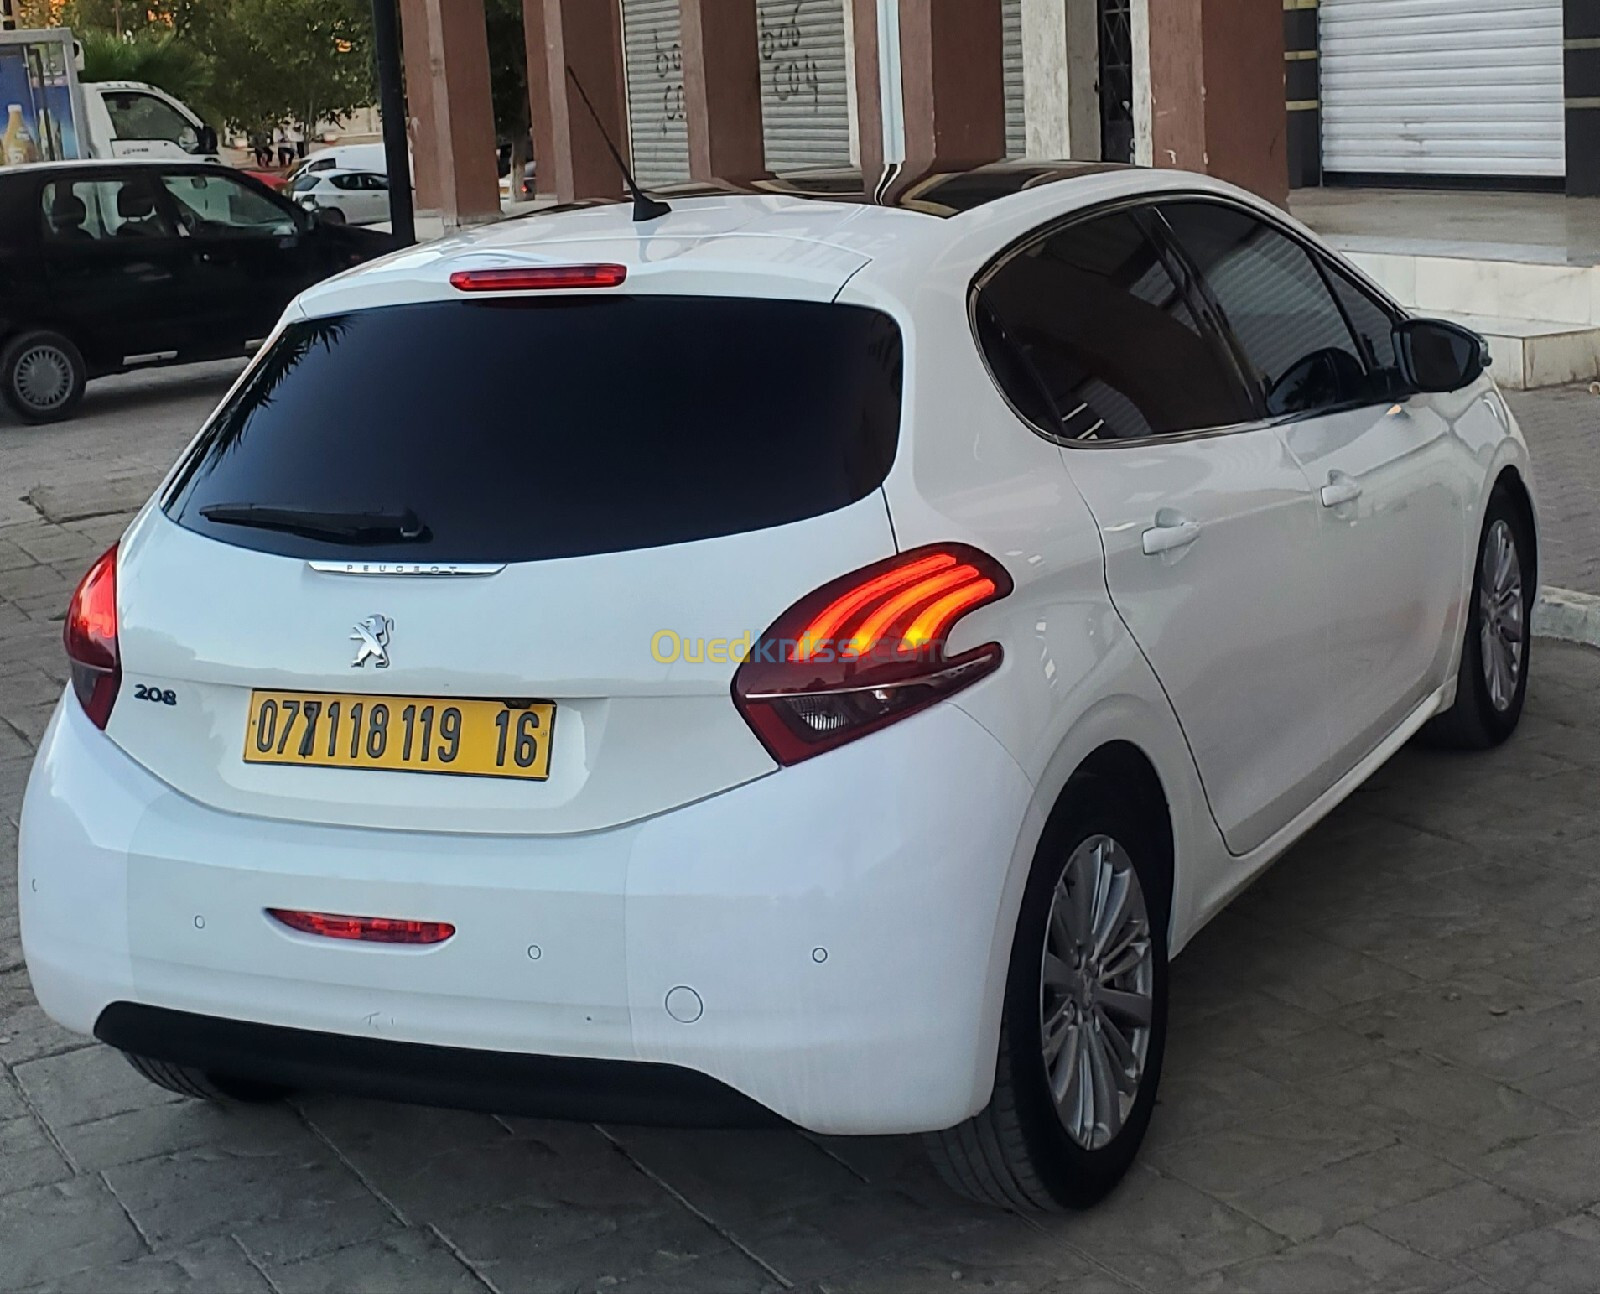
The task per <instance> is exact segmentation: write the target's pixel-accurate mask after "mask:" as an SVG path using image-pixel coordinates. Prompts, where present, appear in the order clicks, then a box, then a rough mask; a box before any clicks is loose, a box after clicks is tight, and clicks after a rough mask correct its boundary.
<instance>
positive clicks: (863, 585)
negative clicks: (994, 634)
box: [733, 544, 1012, 764]
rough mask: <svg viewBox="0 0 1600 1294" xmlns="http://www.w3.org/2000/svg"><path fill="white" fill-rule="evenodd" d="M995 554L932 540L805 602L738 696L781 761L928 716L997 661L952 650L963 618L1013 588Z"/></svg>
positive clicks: (736, 681) (740, 683)
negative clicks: (918, 714)
mask: <svg viewBox="0 0 1600 1294" xmlns="http://www.w3.org/2000/svg"><path fill="white" fill-rule="evenodd" d="M1011 589H1012V583H1011V576H1010V575H1008V574H1007V573H1006V569H1005V567H1003V566H1001V565H1000V563H999V562H997V561H995V559H994V558H992V557H990V556H989V555H988V554H987V553H983V552H980V551H979V550H978V549H976V548H971V547H968V546H967V545H965V544H933V545H930V546H928V547H926V548H917V549H913V550H912V551H911V552H908V553H902V554H900V555H899V556H898V557H892V558H890V559H889V560H888V561H884V562H879V563H877V564H876V565H874V566H868V567H865V568H863V569H862V570H859V571H856V572H854V573H853V574H850V575H846V576H844V577H843V578H841V579H837V580H834V581H833V582H832V583H830V584H825V585H823V586H822V587H821V588H820V589H818V590H816V592H814V593H811V594H808V595H807V596H806V597H804V598H801V599H800V601H798V602H796V603H795V604H794V605H793V606H792V607H790V608H789V609H788V610H787V611H785V612H784V613H783V614H782V615H781V616H779V617H778V619H777V620H776V621H775V622H774V623H773V625H772V627H771V628H770V629H768V630H767V632H766V633H765V634H763V635H762V637H761V639H760V641H758V642H756V643H754V644H752V646H751V650H750V655H749V656H748V657H747V658H746V660H745V661H744V663H743V664H742V665H740V666H739V670H738V672H737V673H736V674H735V675H734V676H733V700H734V704H735V705H737V706H738V707H739V712H740V713H741V714H743V715H744V717H745V721H746V722H747V723H749V725H750V727H751V728H752V730H754V732H755V734H756V736H757V737H759V738H760V739H761V741H762V744H763V745H765V746H766V748H767V749H768V750H769V751H770V752H771V753H772V757H773V758H774V759H776V760H777V761H778V762H779V763H780V764H796V763H799V762H800V761H801V760H802V759H809V758H810V757H811V756H812V755H818V754H821V753H822V752H823V751H825V750H832V749H833V748H834V747H835V746H842V745H843V744H844V743H845V742H847V741H854V740H855V739H856V738H857V737H862V736H865V735H866V734H867V733H869V732H876V731H877V730H878V729H879V728H882V727H885V726H887V725H888V724H891V723H894V722H895V721H896V720H899V719H903V718H905V717H906V716H907V715H911V714H915V713H916V712H917V711H918V710H923V709H926V708H927V707H928V706H930V705H932V704H934V702H936V701H940V700H943V699H944V698H945V697H947V696H950V695H951V694H952V693H955V692H959V691H960V690H961V689H962V688H964V687H967V686H969V685H971V684H973V683H975V682H977V681H978V680H979V679H980V678H982V677H983V676H984V675H986V674H989V673H992V672H993V671H994V670H995V669H997V668H998V667H999V665H1000V661H1001V660H1002V658H1003V653H1002V651H1001V649H1000V644H999V643H994V642H990V643H984V644H983V645H982V646H981V647H974V648H971V649H970V650H968V651H965V652H963V653H961V654H960V655H959V656H949V655H947V654H946V652H945V645H946V639H947V638H948V635H949V633H950V630H951V629H952V628H953V627H954V625H955V623H956V622H957V621H958V620H959V619H960V618H961V617H962V616H964V615H966V614H967V613H968V612H970V611H974V610H976V609H977V608H978V607H981V606H983V605H985V604H986V603H989V602H993V601H995V600H996V599H998V598H1003V597H1005V596H1006V595H1007V594H1008V593H1010V592H1011Z"/></svg>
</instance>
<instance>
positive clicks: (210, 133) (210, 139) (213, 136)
mask: <svg viewBox="0 0 1600 1294" xmlns="http://www.w3.org/2000/svg"><path fill="white" fill-rule="evenodd" d="M216 151H217V128H216V127H215V126H201V127H200V139H199V142H198V143H197V144H196V145H195V152H197V153H215V152H216Z"/></svg>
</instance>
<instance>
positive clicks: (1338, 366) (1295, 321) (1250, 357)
mask: <svg viewBox="0 0 1600 1294" xmlns="http://www.w3.org/2000/svg"><path fill="white" fill-rule="evenodd" d="M1162 213H1163V214H1164V215H1165V216H1166V218H1167V221H1168V223H1169V224H1170V225H1171V226H1172V230H1173V232H1174V233H1175V234H1176V235H1177V238H1178V242H1179V243H1180V244H1181V245H1182V247H1183V249H1184V250H1185V252H1187V253H1188V255H1189V257H1190V259H1191V260H1192V261H1194V263H1195V265H1196V267H1197V268H1198V269H1199V270H1200V273H1201V274H1202V275H1203V276H1204V279H1205V281H1206V284H1207V285H1208V286H1209V288H1210V291H1211V294H1212V296H1213V298H1214V299H1215V301H1216V303H1217V306H1218V308H1219V310H1220V311H1221V313H1222V315H1223V317H1224V319H1225V321H1226V323H1227V325H1228V327H1229V328H1230V329H1231V330H1232V332H1233V335H1234V337H1235V338H1237V340H1238V343H1239V347H1240V349H1241V350H1242V351H1243V352H1244V357H1245V360H1246V362H1247V364H1248V365H1249V367H1250V370H1251V372H1252V374H1253V376H1254V377H1255V379H1256V381H1258V382H1259V383H1260V386H1261V393H1262V397H1263V399H1264V400H1265V401H1266V407H1267V411H1268V412H1269V413H1272V414H1294V413H1311V412H1314V411H1316V410H1317V409H1323V408H1328V407H1330V406H1332V405H1338V404H1346V403H1350V402H1353V401H1360V400H1365V399H1366V398H1367V397H1368V393H1369V384H1368V381H1367V368H1366V364H1365V363H1364V362H1363V361H1362V358H1361V356H1360V355H1359V354H1358V353H1357V351H1356V344H1355V339H1354V338H1353V337H1351V335H1350V329H1349V327H1348V326H1347V325H1346V324H1345V321H1344V316H1343V315H1342V314H1341V313H1340V312H1339V307H1338V306H1337V305H1335V304H1334V300H1333V296H1332V294H1331V293H1330V292H1329V291H1328V285H1327V284H1326V283H1325V282H1324V281H1323V278H1322V274H1321V272H1320V271H1319V270H1318V269H1317V267H1316V265H1315V264H1314V263H1313V262H1312V260H1311V256H1310V254H1309V253H1308V252H1307V251H1306V250H1305V249H1304V248H1303V247H1301V246H1300V245H1299V244H1298V243H1296V242H1294V241H1292V240H1291V239H1289V238H1286V237H1285V236H1284V235H1282V234H1280V233H1279V232H1278V231H1277V230H1275V229H1273V228H1271V227H1270V226H1268V225H1266V224H1264V223H1262V222H1261V221H1260V220H1258V219H1256V218H1255V217H1254V216H1252V215H1250V214H1249V213H1247V212H1244V211H1241V210H1239V209H1238V208H1236V207H1228V206H1223V205H1221V204H1218V203H1207V202H1180V203H1173V204H1171V205H1168V206H1163V207H1162Z"/></svg>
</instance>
